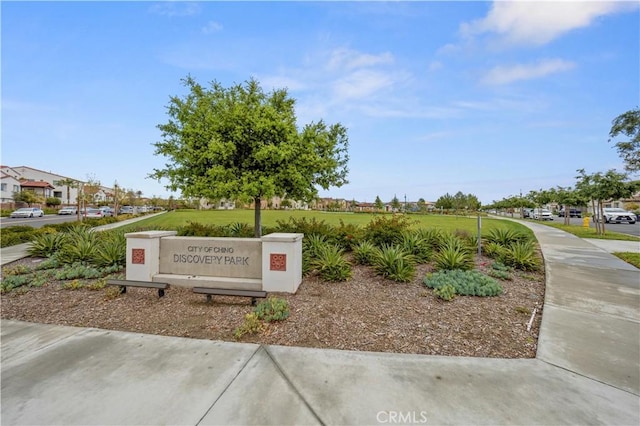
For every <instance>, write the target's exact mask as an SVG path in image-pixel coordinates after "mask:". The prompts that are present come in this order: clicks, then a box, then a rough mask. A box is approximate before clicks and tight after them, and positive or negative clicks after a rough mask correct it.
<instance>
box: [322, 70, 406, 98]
mask: <svg viewBox="0 0 640 426" xmlns="http://www.w3.org/2000/svg"><path fill="white" fill-rule="evenodd" d="M393 83H394V80H393V78H392V77H391V76H390V75H389V74H387V73H383V72H379V71H374V70H357V71H354V72H352V73H351V74H348V75H346V76H344V77H342V78H340V79H338V80H336V81H334V82H333V91H334V95H335V97H336V98H339V99H361V98H365V97H367V96H370V95H372V94H374V93H376V92H378V91H380V90H383V89H385V88H388V87H391V86H392V85H393Z"/></svg>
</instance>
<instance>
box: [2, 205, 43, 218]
mask: <svg viewBox="0 0 640 426" xmlns="http://www.w3.org/2000/svg"><path fill="white" fill-rule="evenodd" d="M42 216H44V212H43V211H42V210H41V209H39V208H37V207H23V208H21V209H18V210H15V211H14V212H12V213H11V215H9V217H10V218H15V217H42Z"/></svg>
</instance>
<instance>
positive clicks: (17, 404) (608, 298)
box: [0, 224, 640, 425]
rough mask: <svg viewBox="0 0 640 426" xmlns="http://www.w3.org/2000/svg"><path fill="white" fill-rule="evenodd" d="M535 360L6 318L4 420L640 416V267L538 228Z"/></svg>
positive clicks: (566, 419) (481, 420)
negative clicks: (221, 338) (540, 296)
mask: <svg viewBox="0 0 640 426" xmlns="http://www.w3.org/2000/svg"><path fill="white" fill-rule="evenodd" d="M527 226H529V227H530V228H531V229H533V231H534V232H535V234H536V236H537V238H538V240H539V242H540V245H541V247H542V250H543V253H544V257H545V267H546V272H547V287H546V295H545V306H544V313H543V320H542V325H541V330H540V338H539V342H538V354H537V357H536V358H535V359H516V360H510V359H487V358H460V357H439V356H422V355H402V354H385V353H371V352H353V351H338V350H322V349H310V348H297V347H282V346H259V345H253V344H242V343H227V342H216V341H209V340H195V339H185V338H173V337H164V336H154V335H143V334H135V333H125V332H116V331H109V330H97V329H83V328H73V327H64V326H54V325H40V324H30V323H25V322H19V321H8V320H3V321H2V323H1V336H0V337H1V356H2V367H1V374H2V377H1V378H2V395H1V402H2V408H1V416H2V418H1V420H2V424H3V425H14V424H65V425H71V424H102V425H116V424H117V425H134V424H135V425H138V424H188V425H201V424H202V425H205V424H399V423H403V424H410V423H412V424H465V425H466V424H545V425H546V424H613V425H622V424H629V425H637V424H640V365H639V363H640V318H639V312H638V308H639V307H640V271H639V270H638V269H636V268H634V267H632V266H630V265H628V264H627V263H625V262H623V261H621V260H619V259H617V258H616V257H614V256H612V255H611V254H609V253H608V252H607V251H605V250H603V249H601V248H598V247H596V246H594V245H593V244H591V243H589V242H587V241H584V240H581V239H579V238H577V237H574V236H572V235H570V234H567V233H564V232H563V231H559V230H557V229H555V228H551V227H547V226H544V225H539V224H527Z"/></svg>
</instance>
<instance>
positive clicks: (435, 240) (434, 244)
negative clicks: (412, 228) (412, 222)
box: [416, 228, 445, 250]
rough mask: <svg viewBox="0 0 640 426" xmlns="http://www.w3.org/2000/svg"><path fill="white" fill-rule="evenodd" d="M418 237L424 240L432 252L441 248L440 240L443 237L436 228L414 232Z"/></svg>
mask: <svg viewBox="0 0 640 426" xmlns="http://www.w3.org/2000/svg"><path fill="white" fill-rule="evenodd" d="M416 233H417V234H418V236H419V237H420V238H422V239H423V240H425V241H426V242H427V244H429V246H430V247H431V249H432V250H438V249H440V247H441V246H442V239H443V238H444V235H445V234H443V233H442V231H441V230H440V229H438V228H429V229H425V228H421V229H419V230H418V231H416Z"/></svg>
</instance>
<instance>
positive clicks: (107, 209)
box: [100, 206, 113, 217]
mask: <svg viewBox="0 0 640 426" xmlns="http://www.w3.org/2000/svg"><path fill="white" fill-rule="evenodd" d="M100 210H102V216H104V217H111V216H113V209H112V208H111V207H109V206H102V207H100Z"/></svg>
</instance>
